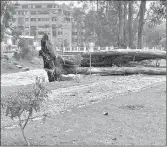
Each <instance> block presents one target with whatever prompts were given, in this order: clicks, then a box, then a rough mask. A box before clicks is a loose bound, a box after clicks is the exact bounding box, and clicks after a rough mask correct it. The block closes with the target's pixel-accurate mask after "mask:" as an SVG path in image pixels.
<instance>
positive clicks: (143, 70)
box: [77, 67, 166, 75]
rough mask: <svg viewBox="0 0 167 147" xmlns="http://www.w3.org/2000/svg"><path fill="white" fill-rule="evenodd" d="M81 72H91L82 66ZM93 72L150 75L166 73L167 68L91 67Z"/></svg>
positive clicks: (79, 70)
mask: <svg viewBox="0 0 167 147" xmlns="http://www.w3.org/2000/svg"><path fill="white" fill-rule="evenodd" d="M77 72H78V73H79V74H86V75H88V74H90V69H89V68H84V67H82V68H80V69H78V71H77ZM91 73H92V74H100V75H131V74H148V75H166V68H152V67H112V68H95V67H92V68H91Z"/></svg>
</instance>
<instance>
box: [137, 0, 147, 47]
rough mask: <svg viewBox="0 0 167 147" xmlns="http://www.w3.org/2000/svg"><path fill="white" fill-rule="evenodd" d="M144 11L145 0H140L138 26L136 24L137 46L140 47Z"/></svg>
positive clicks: (141, 45) (141, 43) (141, 44)
mask: <svg viewBox="0 0 167 147" xmlns="http://www.w3.org/2000/svg"><path fill="white" fill-rule="evenodd" d="M145 11H146V0H143V1H141V4H140V18H139V26H138V42H137V48H139V49H142V47H143V39H142V37H143V26H144V14H145Z"/></svg>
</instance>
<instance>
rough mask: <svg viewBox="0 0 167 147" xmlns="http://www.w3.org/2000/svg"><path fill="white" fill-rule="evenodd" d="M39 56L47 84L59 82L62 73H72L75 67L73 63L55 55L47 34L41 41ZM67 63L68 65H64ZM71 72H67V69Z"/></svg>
mask: <svg viewBox="0 0 167 147" xmlns="http://www.w3.org/2000/svg"><path fill="white" fill-rule="evenodd" d="M39 56H42V58H43V63H44V69H45V71H46V72H47V75H48V80H49V82H52V81H59V80H60V79H61V77H62V74H63V73H66V74H69V73H72V70H74V68H75V66H73V65H74V63H73V62H71V61H68V60H65V59H64V58H63V57H61V56H59V55H56V54H55V53H54V49H53V47H52V44H51V42H50V40H49V37H48V35H47V34H45V35H44V36H43V37H42V39H41V50H40V51H39ZM65 63H68V64H65ZM70 68H71V69H72V70H69V71H68V70H67V69H70Z"/></svg>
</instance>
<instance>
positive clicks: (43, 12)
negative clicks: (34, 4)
mask: <svg viewBox="0 0 167 147" xmlns="http://www.w3.org/2000/svg"><path fill="white" fill-rule="evenodd" d="M38 14H50V13H49V12H48V11H39V12H38Z"/></svg>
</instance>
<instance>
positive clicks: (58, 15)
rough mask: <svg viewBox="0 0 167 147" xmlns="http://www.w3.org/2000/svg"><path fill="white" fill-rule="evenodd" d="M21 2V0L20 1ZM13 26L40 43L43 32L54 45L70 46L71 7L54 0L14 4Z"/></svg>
mask: <svg viewBox="0 0 167 147" xmlns="http://www.w3.org/2000/svg"><path fill="white" fill-rule="evenodd" d="M20 2H21V1H20ZM13 17H14V19H13V26H15V27H18V29H20V30H21V31H22V32H23V34H22V35H30V36H34V37H35V40H36V41H37V42H39V43H40V41H41V38H42V36H43V34H44V33H47V34H48V35H49V38H50V40H51V41H52V43H53V45H54V46H68V45H69V46H71V44H72V22H71V17H72V14H71V9H70V8H69V7H68V6H67V5H65V4H62V5H58V4H56V3H55V2H54V1H45V2H44V1H43V2H42V1H36V2H35V1H34V2H33V1H26V3H18V4H16V5H15V11H14V16H13Z"/></svg>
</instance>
